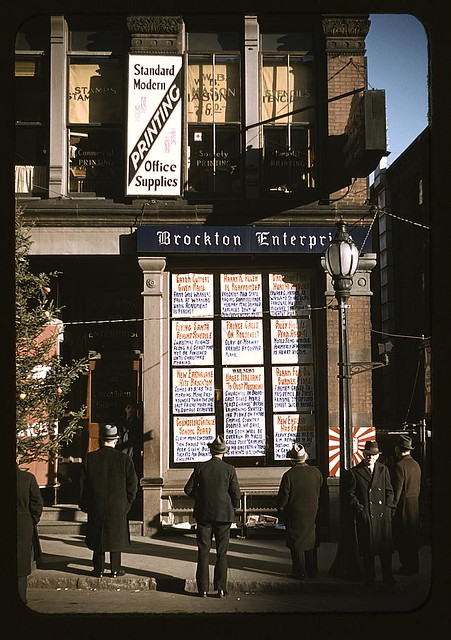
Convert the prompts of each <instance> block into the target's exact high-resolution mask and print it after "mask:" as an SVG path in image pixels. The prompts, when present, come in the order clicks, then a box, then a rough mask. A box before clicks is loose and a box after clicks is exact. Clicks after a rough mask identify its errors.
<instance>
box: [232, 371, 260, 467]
mask: <svg viewBox="0 0 451 640" xmlns="http://www.w3.org/2000/svg"><path fill="white" fill-rule="evenodd" d="M223 386H224V392H223V398H224V435H225V439H226V441H227V444H228V446H229V453H228V455H230V456H262V455H264V454H265V440H266V436H265V388H264V369H263V367H250V368H236V369H235V368H233V369H224V384H223Z"/></svg>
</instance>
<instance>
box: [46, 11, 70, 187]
mask: <svg viewBox="0 0 451 640" xmlns="http://www.w3.org/2000/svg"><path fill="white" fill-rule="evenodd" d="M50 28H51V35H50V143H49V152H50V157H49V198H59V197H60V196H62V195H65V194H66V192H67V172H66V167H67V163H68V155H67V129H66V124H67V123H66V80H67V61H66V50H67V47H66V41H67V24H66V20H65V19H64V17H63V16H51V18H50Z"/></svg>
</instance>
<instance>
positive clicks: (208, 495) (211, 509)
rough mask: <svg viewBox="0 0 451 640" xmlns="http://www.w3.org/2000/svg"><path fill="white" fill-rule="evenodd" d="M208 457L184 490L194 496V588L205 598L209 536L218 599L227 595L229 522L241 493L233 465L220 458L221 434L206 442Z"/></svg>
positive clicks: (224, 446) (222, 453)
mask: <svg viewBox="0 0 451 640" xmlns="http://www.w3.org/2000/svg"><path fill="white" fill-rule="evenodd" d="M208 446H209V448H210V451H211V454H212V457H211V459H210V460H208V461H207V462H203V463H202V464H200V465H199V466H198V467H197V469H195V470H194V471H193V473H192V474H191V476H190V478H189V480H188V482H187V483H186V485H185V493H186V494H187V495H188V496H190V497H191V498H193V499H194V511H193V515H194V518H195V520H196V523H197V551H198V552H197V571H196V582H197V590H198V592H199V595H200V596H201V597H206V596H207V592H208V587H209V574H208V566H209V555H210V549H211V543H212V539H213V535H214V537H215V543H216V564H215V570H214V578H213V586H214V589H215V590H217V591H218V593H217V596H218V598H223V597H224V596H226V595H227V551H228V547H229V540H230V525H231V523H232V521H233V518H234V515H235V509H236V508H237V507H238V506H239V504H240V498H241V492H240V487H239V484H238V478H237V475H236V471H235V468H234V467H233V466H232V465H231V464H227V463H226V462H224V461H223V457H224V454H225V453H227V451H228V447H227V445H226V443H225V442H224V438H223V437H222V436H217V437H216V438H215V439H214V440H213V442H210V443H209V445H208Z"/></svg>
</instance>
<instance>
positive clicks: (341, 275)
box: [325, 220, 359, 578]
mask: <svg viewBox="0 0 451 640" xmlns="http://www.w3.org/2000/svg"><path fill="white" fill-rule="evenodd" d="M358 262H359V251H358V249H357V247H356V245H355V244H354V241H353V240H352V238H351V236H350V235H349V234H348V232H347V230H346V223H345V222H344V220H339V222H337V232H336V234H335V237H334V239H333V240H332V242H331V244H330V245H329V246H328V248H327V249H326V252H325V264H326V269H327V271H328V273H329V275H330V276H331V278H332V284H333V287H334V291H335V297H336V298H337V302H338V340H339V342H338V344H339V362H338V379H339V427H340V484H339V498H340V534H339V535H340V537H339V542H338V547H337V555H336V557H335V560H334V562H333V564H332V566H331V568H330V570H329V573H330V575H332V576H334V577H337V578H348V577H353V576H355V575H358V573H359V568H358V561H357V554H356V549H355V542H354V537H353V536H352V526H351V525H352V523H351V519H350V518H349V517H348V516H349V514H348V498H347V495H346V484H345V483H346V480H345V478H346V473H347V471H349V469H350V468H351V466H352V462H353V456H352V454H353V447H352V406H351V363H350V361H349V337H348V308H349V305H348V304H347V300H348V298H349V296H350V293H351V288H352V282H353V276H354V274H355V272H356V270H357V265H358Z"/></svg>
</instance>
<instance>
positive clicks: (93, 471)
mask: <svg viewBox="0 0 451 640" xmlns="http://www.w3.org/2000/svg"><path fill="white" fill-rule="evenodd" d="M102 436H103V437H102V445H103V446H101V448H100V449H98V450H96V451H93V452H90V453H88V454H87V455H86V457H85V460H84V462H83V465H82V471H81V477H80V503H79V504H80V508H81V509H82V510H83V511H85V512H87V514H88V520H87V530H86V545H87V546H88V548H89V549H91V550H92V551H93V572H92V573H93V575H94V576H96V577H102V576H103V575H104V573H105V553H106V552H109V554H110V567H111V575H112V576H121V575H124V574H125V572H124V570H123V569H122V566H121V552H122V551H123V550H124V549H125V548H126V547H127V546H128V545H129V544H130V533H129V524H128V513H129V511H130V508H131V505H132V503H133V501H134V500H135V497H136V493H137V490H138V477H137V474H136V470H135V465H134V464H133V458H132V456H131V455H130V452H127V453H129V455H127V453H126V452H124V451H120V450H118V449H116V446H117V445H118V443H119V442H120V432H119V431H118V429H117V427H116V426H114V425H106V426H105V427H104V429H103V434H102ZM208 446H209V448H210V451H211V458H210V459H209V460H208V461H206V462H203V463H201V464H199V465H198V466H197V467H196V468H195V469H194V470H193V472H192V474H191V476H190V477H189V479H188V481H187V483H186V485H185V487H184V491H185V493H186V494H187V495H188V496H190V497H191V498H192V499H193V500H194V511H193V515H194V519H195V520H196V523H197V527H196V531H197V533H196V537H197V548H198V556H197V570H196V581H197V588H198V593H199V595H200V596H201V597H206V596H207V594H208V590H209V554H210V549H211V546H212V541H213V538H214V539H215V546H216V561H215V567H214V577H213V586H214V590H215V591H217V597H219V598H223V597H225V596H227V551H228V546H229V540H230V528H231V524H232V522H233V520H234V517H235V509H237V508H238V507H239V504H240V499H241V491H240V487H239V483H238V478H237V474H236V470H235V468H234V467H233V466H232V465H231V464H228V463H226V462H225V461H224V460H223V457H224V454H225V453H227V451H228V446H227V444H226V443H225V441H224V438H223V437H222V436H221V435H218V436H217V437H216V438H215V439H214V440H213V442H211V443H209V445H208ZM412 449H413V446H412V440H411V438H409V437H408V436H406V435H402V436H399V438H398V440H397V442H396V445H395V453H396V457H397V461H396V463H395V465H394V467H393V469H392V471H391V474H390V471H389V469H388V467H387V466H386V465H384V464H382V463H381V462H379V461H378V458H379V455H380V451H379V447H378V443H377V442H376V441H368V442H366V444H365V447H364V448H363V460H362V462H360V463H359V464H357V465H356V466H354V467H352V468H351V470H350V471H349V472H348V481H349V482H348V497H349V507H350V513H351V515H352V517H353V518H355V525H356V526H355V531H356V536H357V545H358V551H359V554H360V556H361V558H362V560H363V563H362V564H363V573H364V579H365V582H367V583H371V582H373V581H374V579H375V557H376V556H379V557H380V562H381V570H382V578H383V582H384V583H386V584H393V583H394V578H393V574H392V566H391V565H392V554H393V549H394V548H396V549H397V550H398V553H399V559H400V563H401V566H400V569H399V573H401V574H404V575H414V574H416V573H418V570H419V563H418V549H419V546H420V537H419V533H420V531H419V494H420V483H421V469H420V466H419V464H418V463H417V462H416V461H415V460H414V459H413V458H412V456H411V455H410V452H411V450H412ZM287 457H288V458H289V459H290V460H291V468H290V469H289V470H288V471H286V472H285V473H284V474H283V476H282V478H281V481H280V486H279V491H278V495H277V509H278V513H279V516H280V518H281V520H282V522H283V523H284V525H285V528H286V545H287V547H288V548H289V549H290V552H291V561H292V573H291V576H292V577H294V578H297V579H300V580H302V579H304V577H305V575H307V576H308V577H310V578H315V577H316V576H317V547H318V545H319V542H318V536H317V532H316V521H317V515H318V509H319V502H320V491H321V487H322V484H323V476H322V474H321V472H320V470H319V469H318V468H317V467H314V466H312V465H309V464H307V459H308V454H307V452H306V450H305V449H304V447H303V446H302V445H301V444H299V443H294V445H293V447H292V449H291V450H290V451H288V452H287ZM29 476H31V474H27V475H25V474H24V472H23V471H20V470H19V469H18V489H19V498H18V499H19V502H18V515H20V517H21V518H25V519H26V522H27V523H28V524H27V527H28V529H25V526H24V527H23V530H24V531H25V530H26V531H27V534H26V537H27V541H26V542H24V541H23V539H22V540H20V539H19V540H18V545H19V544H21V545H22V546H23V545H24V544H25V545H26V548H27V549H28V553H31V538H30V536H31V535H32V534H33V532H34V531H35V526H36V523H37V521H38V520H39V517H40V514H41V511H42V500H39V498H40V495H39V491H36V489H37V485H36V482H32V480H33V478H31V479H30V477H29ZM35 485H36V486H35ZM22 495H23V497H21V496H22ZM25 512H26V513H25ZM24 522H25V520H24ZM29 538H30V542H28V539H29ZM18 549H19V546H18ZM19 566H20V572H19V575H22V576H23V575H25V576H26V575H27V573H29V572H30V571H31V569H30V557H29V556H27V559H26V560H24V561H21V564H20V565H19ZM22 566H23V567H24V568H23V569H22ZM25 580H26V578H25ZM19 583H20V581H19ZM20 585H21V589H22V591H21V593H22V597H23V599H25V593H26V582H25V581H24V579H22V582H21V583H20Z"/></svg>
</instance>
